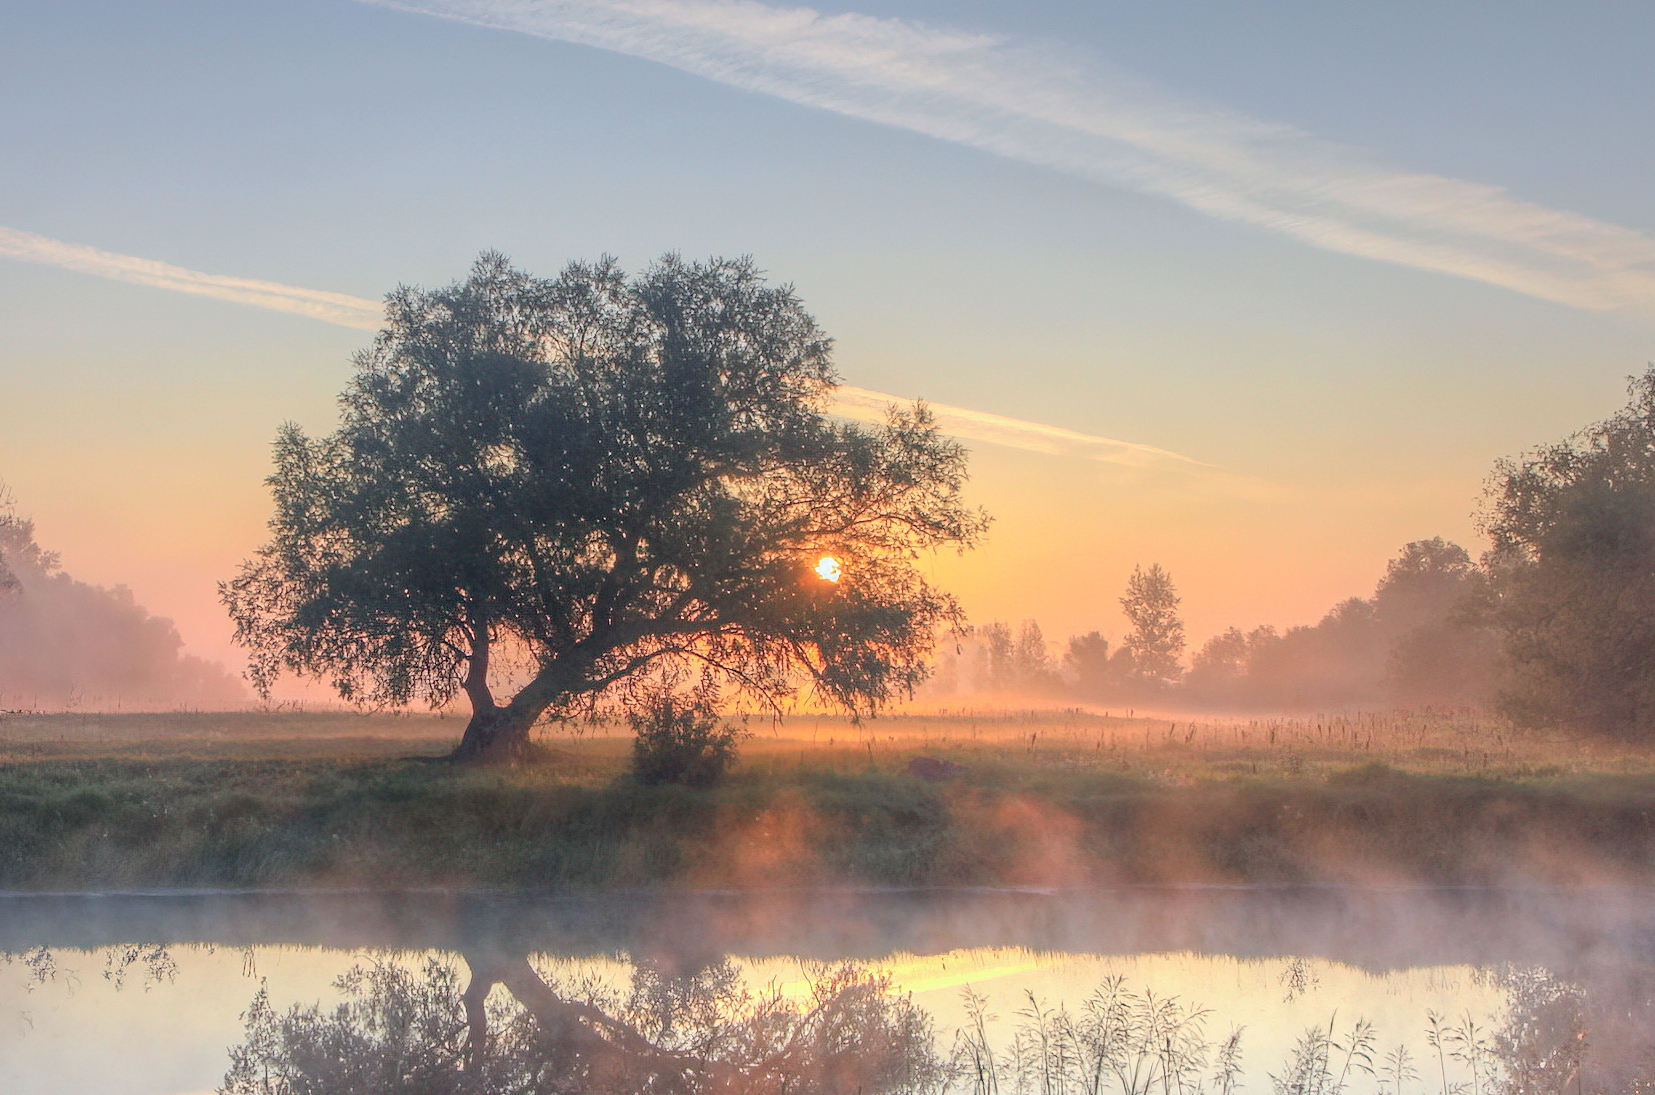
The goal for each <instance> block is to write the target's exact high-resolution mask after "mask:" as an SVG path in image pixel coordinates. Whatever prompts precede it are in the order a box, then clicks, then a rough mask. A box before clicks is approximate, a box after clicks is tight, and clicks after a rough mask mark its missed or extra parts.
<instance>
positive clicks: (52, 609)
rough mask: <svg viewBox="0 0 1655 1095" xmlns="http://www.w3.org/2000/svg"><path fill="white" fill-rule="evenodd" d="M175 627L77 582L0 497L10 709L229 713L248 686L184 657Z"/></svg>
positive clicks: (0, 673)
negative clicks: (180, 709)
mask: <svg viewBox="0 0 1655 1095" xmlns="http://www.w3.org/2000/svg"><path fill="white" fill-rule="evenodd" d="M183 647H184V641H183V639H182V638H181V637H180V636H179V634H178V629H177V628H176V627H175V626H174V625H173V622H172V621H171V620H168V619H165V618H163V617H160V616H152V615H150V613H149V612H148V611H147V610H145V609H144V607H143V606H142V605H140V604H138V603H137V602H136V601H135V600H134V599H133V596H132V591H131V590H129V589H127V588H126V587H125V586H116V587H114V588H113V589H110V588H106V587H104V586H95V585H90V584H88V583H86V582H80V581H76V580H75V579H74V578H72V577H71V576H69V575H68V574H65V573H64V572H63V570H62V569H61V568H60V567H59V565H58V558H57V555H56V554H55V553H53V552H50V551H45V550H43V549H42V548H41V546H40V545H39V544H37V543H36V542H35V538H34V522H33V521H30V520H28V519H26V518H23V517H21V516H19V515H18V513H17V512H16V509H15V507H14V506H13V505H12V504H11V503H10V501H9V499H6V498H0V710H4V709H8V708H9V709H32V710H64V709H74V708H99V709H105V710H108V709H114V708H125V709H146V708H147V709H156V708H175V707H196V708H224V707H236V706H241V705H242V704H244V703H245V702H246V700H247V691H246V689H245V687H244V686H243V685H242V684H241V682H240V681H238V680H237V679H236V678H235V677H233V676H232V675H231V674H230V673H229V672H227V671H226V670H225V669H224V667H223V666H221V665H219V664H218V663H216V662H209V661H206V660H204V659H201V658H197V657H194V656H192V655H189V654H186V653H184V650H183Z"/></svg>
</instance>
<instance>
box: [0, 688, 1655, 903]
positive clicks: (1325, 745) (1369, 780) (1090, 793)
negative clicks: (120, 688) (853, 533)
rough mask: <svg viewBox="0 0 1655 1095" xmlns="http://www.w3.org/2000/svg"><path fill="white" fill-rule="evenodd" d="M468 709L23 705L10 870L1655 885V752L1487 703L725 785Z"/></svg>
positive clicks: (1010, 745) (834, 752) (850, 749)
mask: <svg viewBox="0 0 1655 1095" xmlns="http://www.w3.org/2000/svg"><path fill="white" fill-rule="evenodd" d="M461 726H462V724H461V723H460V722H459V721H457V720H441V719H435V718H423V719H422V718H391V717H364V716H350V715H305V714H289V715H268V714H259V715H194V716H170V717H169V716H72V715H68V716H9V717H5V718H0V887H3V888H7V889H86V888H103V887H108V888H145V887H219V886H230V887H262V886H296V887H314V886H376V887H387V886H393V887H418V886H455V887H462V886H463V887H489V886H501V887H524V888H536V887H554V886H654V885H682V886H729V885H748V886H753V885H757V886H775V885H806V884H821V883H831V884H872V885H996V884H1012V885H1022V884H1027V885H1085V884H1097V883H1108V882H1228V883H1240V882H1273V883H1283V882H1289V883H1293V882H1297V883H1304V882H1321V881H1340V880H1362V881H1409V882H1438V883H1444V882H1446V883H1581V882H1594V881H1609V880H1616V881H1625V880H1637V881H1648V880H1649V879H1650V875H1651V873H1652V872H1651V870H1650V867H1651V865H1652V864H1655V820H1652V818H1655V813H1652V811H1655V751H1652V750H1649V749H1646V748H1643V747H1640V746H1636V745H1632V744H1627V743H1623V742H1609V741H1600V742H1589V743H1585V744H1583V743H1581V742H1578V741H1562V740H1556V741H1554V740H1550V739H1547V738H1544V737H1539V736H1535V735H1532V734H1524V733H1517V732H1514V731H1512V730H1510V729H1509V728H1507V727H1506V726H1505V725H1504V724H1503V723H1500V722H1496V721H1492V720H1488V719H1485V718H1482V717H1480V716H1477V715H1474V714H1472V713H1468V712H1462V713H1458V714H1426V715H1394V714H1387V715H1368V716H1360V717H1338V718H1324V719H1320V720H1318V719H1304V720H1255V721H1251V722H1248V721H1241V722H1220V721H1188V720H1172V721H1169V720H1151V719H1124V718H1106V717H1103V716H1099V715H1093V714H1085V713H1081V712H1046V713H1025V714H1006V713H999V714H971V713H957V714H952V715H946V716H942V715H926V716H920V715H914V716H907V717H896V718H888V719H880V720H878V721H875V722H871V723H865V724H864V725H863V726H861V727H856V726H853V725H851V724H850V723H848V722H847V721H846V720H843V719H839V718H829V717H821V718H816V717H811V716H805V717H801V718H796V719H793V720H790V721H789V722H787V723H785V724H782V725H780V726H773V725H772V724H770V723H769V722H759V721H757V720H755V721H754V722H753V723H752V724H751V725H750V727H749V729H750V730H751V731H752V732H753V736H752V737H751V738H750V739H749V740H748V741H747V742H746V743H745V745H744V747H743V750H742V753H741V758H740V761H739V763H738V764H737V766H736V767H735V768H734V770H733V771H732V772H731V773H730V775H728V776H727V777H726V778H725V779H724V780H723V781H722V782H721V783H719V784H718V785H716V786H710V787H689V786H683V785H678V784H666V785H659V786H649V785H645V784H643V783H640V782H639V781H638V780H637V779H635V778H633V774H632V772H631V764H632V756H633V743H632V739H631V737H630V736H628V735H626V734H623V733H620V732H618V731H617V732H615V733H612V734H592V733H588V734H585V735H583V736H579V737H576V736H569V735H550V736H547V737H545V738H543V739H542V742H541V750H542V752H541V753H540V755H539V758H538V759H537V760H533V761H527V762H523V763H519V764H515V765H509V766H505V765H500V766H465V765H455V764H453V763H450V762H447V761H445V760H444V759H443V757H444V756H445V755H446V754H447V753H448V751H449V750H451V749H452V745H453V741H454V739H455V737H456V736H457V734H458V732H459V730H460V728H461Z"/></svg>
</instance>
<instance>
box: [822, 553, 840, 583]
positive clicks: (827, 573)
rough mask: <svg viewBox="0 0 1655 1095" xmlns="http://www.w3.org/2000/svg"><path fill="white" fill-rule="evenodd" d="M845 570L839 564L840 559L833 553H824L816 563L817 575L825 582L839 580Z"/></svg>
mask: <svg viewBox="0 0 1655 1095" xmlns="http://www.w3.org/2000/svg"><path fill="white" fill-rule="evenodd" d="M844 572H845V570H844V568H843V567H841V566H840V565H839V560H837V559H835V558H834V557H833V556H831V555H824V556H822V557H821V559H819V560H817V563H816V576H817V577H818V578H820V579H822V581H824V582H837V581H838V580H839V576H840V575H842V574H844Z"/></svg>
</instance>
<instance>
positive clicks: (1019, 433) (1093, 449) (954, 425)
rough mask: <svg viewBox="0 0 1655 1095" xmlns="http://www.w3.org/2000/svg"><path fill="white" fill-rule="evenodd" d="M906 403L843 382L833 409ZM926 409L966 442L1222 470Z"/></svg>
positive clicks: (943, 408) (855, 415)
mask: <svg viewBox="0 0 1655 1095" xmlns="http://www.w3.org/2000/svg"><path fill="white" fill-rule="evenodd" d="M903 402H906V401H905V400H903V399H902V398H901V397H899V396H894V395H887V394H885V393H884V392H875V391H869V390H868V389H867V388H857V387H854V386H852V385H850V384H845V385H841V386H840V388H839V390H838V391H836V392H835V393H834V399H833V404H832V407H831V408H830V409H831V411H832V413H834V414H836V415H839V416H840V417H842V418H850V419H855V420H856V421H859V422H883V421H884V420H885V415H886V410H887V408H889V407H890V406H891V405H892V404H893V403H895V404H900V403H903ZM926 407H927V408H929V410H930V411H931V413H932V414H933V415H934V416H935V417H936V420H937V428H938V429H940V430H942V431H943V432H944V433H946V434H950V435H952V436H954V437H958V438H961V439H962V440H966V441H986V442H988V443H989V444H992V445H1003V446H1005V447H1007V448H1013V449H1023V450H1026V451H1028V452H1043V453H1047V454H1049V455H1052V456H1073V457H1080V458H1082V459H1086V460H1096V461H1098V462H1099V463H1104V464H1119V465H1122V466H1124V467H1129V468H1155V469H1160V470H1163V471H1183V472H1190V473H1195V472H1215V471H1219V470H1220V469H1218V468H1216V467H1214V466H1213V465H1212V464H1204V463H1202V462H1201V461H1199V460H1195V459H1193V458H1191V457H1188V456H1181V455H1179V454H1178V453H1175V452H1168V451H1167V450H1166V449H1157V448H1155V447H1154V446H1153V445H1140V444H1138V443H1136V442H1134V441H1117V440H1116V439H1114V438H1112V437H1098V436H1096V435H1095V434H1089V433H1078V432H1076V431H1074V430H1069V429H1064V428H1063V427H1062V426H1048V425H1046V424H1044V423H1041V422H1029V421H1027V420H1025V419H1021V418H1007V417H1006V416H1005V415H999V414H990V413H989V412H987V411H974V410H971V409H969V408H967V407H951V406H949V405H948V404H947V403H927V404H926Z"/></svg>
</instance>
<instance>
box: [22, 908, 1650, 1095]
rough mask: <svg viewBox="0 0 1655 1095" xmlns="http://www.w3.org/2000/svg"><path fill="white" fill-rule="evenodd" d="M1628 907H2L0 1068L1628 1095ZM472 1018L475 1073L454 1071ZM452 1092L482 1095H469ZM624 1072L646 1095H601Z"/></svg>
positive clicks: (853, 1085) (552, 1082)
mask: <svg viewBox="0 0 1655 1095" xmlns="http://www.w3.org/2000/svg"><path fill="white" fill-rule="evenodd" d="M1647 898H1648V894H1647V893H1645V892H1643V891H1639V890H1625V889H1602V890H1598V891H1593V892H1585V893H1583V892H1573V893H1569V892H1562V891H1544V890H1521V891H1517V890H1513V891H1497V890H1430V889H1408V888H1400V889H1375V888H1369V889H1362V888H1310V889H1296V890H1294V889H1286V890H1282V889H1247V888H1199V887H1198V888H1135V889H1134V888H1127V889H1112V890H1096V891H1070V892H1063V893H1055V892H1046V893H1042V892H1036V891H1004V890H1002V891H956V892H951V893H937V892H931V893H920V892H903V891H887V892H870V891H852V890H825V891H798V892H791V893H789V892H770V893H748V894H740V895H738V894H712V893H689V894H682V893H681V894H676V895H672V896H665V895H662V896H651V895H642V894H633V895H610V896H604V897H579V896H565V897H532V896H523V897H504V896H495V897H490V896H486V895H469V896H467V895H460V894H453V893H438V892H428V893H417V894H402V895H395V894H392V895H367V894H355V895H350V894H341V895H333V896H328V895H310V896H300V895H286V896H283V895H264V896H258V895H241V896H237V895H218V896H215V895H173V896H153V897H136V896H134V897H105V898H97V897H85V896H80V897H58V898H53V897H34V898H18V897H13V898H5V899H0V901H3V902H4V906H5V907H4V909H3V910H0V951H3V952H4V955H5V958H4V964H3V965H0V1059H4V1060H5V1061H6V1062H7V1064H8V1069H9V1071H10V1072H11V1075H12V1077H13V1085H14V1086H9V1087H8V1088H7V1090H8V1091H16V1092H20V1093H22V1095H35V1093H45V1092H57V1091H68V1090H101V1091H110V1092H119V1093H132V1095H184V1093H186V1092H197V1091H207V1090H215V1089H219V1088H220V1087H221V1085H223V1089H224V1090H230V1091H246V1092H253V1091H257V1092H261V1093H263V1092H278V1091H280V1092H285V1091H296V1090H301V1088H300V1087H298V1086H283V1084H284V1083H286V1082H287V1081H291V1080H298V1079H302V1078H303V1077H304V1076H306V1075H308V1076H310V1077H311V1079H312V1081H316V1080H317V1078H318V1077H320V1076H322V1073H318V1072H316V1071H315V1069H317V1068H323V1069H324V1071H325V1070H326V1069H327V1068H334V1069H336V1070H337V1069H338V1068H353V1069H356V1070H357V1072H356V1073H355V1074H356V1075H358V1076H359V1078H360V1077H363V1076H371V1075H380V1076H381V1077H383V1076H384V1075H385V1074H383V1073H376V1072H375V1071H374V1070H375V1069H377V1068H379V1067H380V1066H383V1065H384V1064H385V1063H386V1062H387V1060H389V1058H387V1056H386V1054H392V1055H394V1056H396V1059H398V1060H401V1061H403V1062H404V1064H405V1065H406V1064H407V1062H409V1061H414V1060H418V1061H420V1062H423V1063H424V1064H423V1065H422V1067H426V1068H428V1074H427V1075H426V1081H425V1082H424V1083H423V1086H421V1085H419V1084H412V1081H409V1082H406V1083H399V1082H396V1081H389V1080H385V1079H383V1078H382V1079H380V1080H378V1081H375V1082H373V1083H368V1084H367V1086H360V1085H358V1086H352V1087H350V1088H349V1090H362V1091H386V1092H392V1091H415V1090H418V1091H431V1092H436V1091H455V1092H460V1091H471V1090H491V1091H492V1090H525V1091H528V1090H535V1091H541V1090H546V1091H561V1090H570V1091H576V1090H579V1091H594V1092H598V1091H610V1090H614V1091H620V1090H629V1091H630V1090H646V1089H647V1090H656V1089H659V1090H675V1091H678V1090H682V1091H686V1092H688V1091H700V1090H750V1091H772V1090H773V1091H782V1090H795V1091H824V1092H826V1091H838V1090H845V1091H852V1090H857V1089H858V1087H860V1089H861V1090H864V1091H893V1092H895V1091H944V1090H948V1091H960V1092H968V1091H971V1092H982V1091H989V1090H995V1091H1003V1092H1008V1093H1009V1092H1014V1091H1027V1092H1037V1091H1038V1092H1048V1093H1049V1092H1055V1091H1091V1090H1100V1091H1122V1092H1137V1091H1145V1092H1147V1091H1151V1090H1155V1091H1159V1090H1162V1086H1163V1085H1162V1082H1161V1081H1162V1079H1164V1080H1165V1081H1166V1086H1167V1089H1168V1090H1171V1089H1178V1090H1184V1091H1190V1092H1194V1091H1221V1090H1231V1091H1237V1090H1239V1091H1261V1092H1262V1091H1322V1092H1329V1091H1332V1090H1335V1088H1334V1087H1332V1086H1331V1085H1330V1084H1328V1083H1325V1082H1324V1083H1323V1084H1322V1086H1317V1076H1318V1075H1319V1073H1318V1071H1317V1070H1318V1069H1319V1068H1322V1067H1323V1066H1326V1068H1327V1070H1328V1071H1330V1072H1331V1074H1332V1075H1333V1076H1335V1077H1337V1076H1339V1075H1341V1074H1342V1075H1343V1077H1344V1079H1343V1083H1342V1087H1341V1088H1340V1089H1342V1090H1346V1091H1350V1092H1353V1093H1354V1092H1362V1093H1367V1092H1379V1091H1392V1092H1394V1091H1395V1090H1397V1087H1396V1084H1395V1075H1393V1077H1392V1078H1391V1079H1390V1080H1387V1077H1386V1075H1385V1061H1386V1058H1387V1056H1388V1057H1389V1058H1390V1060H1391V1062H1392V1065H1393V1073H1395V1074H1396V1075H1400V1076H1401V1077H1402V1080H1403V1083H1402V1086H1401V1090H1403V1091H1413V1092H1417V1093H1422V1095H1423V1093H1430V1092H1438V1091H1447V1092H1449V1093H1453V1092H1465V1093H1467V1095H1469V1093H1471V1092H1472V1091H1473V1090H1475V1091H1477V1092H1489V1093H1494V1092H1529V1091H1534V1092H1539V1091H1558V1090H1562V1089H1563V1088H1564V1086H1565V1085H1567V1086H1568V1087H1569V1088H1570V1089H1578V1090H1581V1091H1591V1092H1632V1091H1637V1090H1641V1088H1640V1087H1639V1086H1638V1085H1639V1084H1640V1083H1645V1082H1647V1081H1648V1067H1649V1064H1650V1062H1651V1058H1650V1057H1649V1054H1650V1052H1651V1051H1652V1050H1655V963H1652V961H1651V955H1652V954H1655V950H1652V947H1651V944H1652V943H1655V919H1652V918H1651V914H1650V913H1649V911H1648V909H1649V904H1648V901H1647ZM479 985H480V986H481V987H482V989H483V990H485V994H484V995H474V993H473V992H472V991H471V990H472V989H474V988H475V987H476V986H479ZM471 1001H476V1002H477V1006H478V1007H482V1006H483V1004H484V1002H485V1001H486V1015H487V1018H486V1020H483V1019H480V1018H479V1017H480V1016H482V1015H484V1011H479V1010H468V1007H470V1002H471ZM559 1017H563V1018H566V1019H568V1021H569V1022H570V1023H572V1024H573V1025H572V1026H570V1027H568V1028H567V1029H565V1030H564V1031H563V1033H562V1034H556V1033H555V1031H554V1030H553V1028H554V1026H555V1024H556V1022H557V1021H558V1019H559ZM392 1020H394V1021H392ZM478 1022H485V1023H486V1024H487V1031H488V1041H487V1042H486V1046H487V1050H486V1058H487V1059H486V1060H479V1059H477V1058H476V1057H475V1056H472V1055H470V1052H471V1051H470V1048H469V1047H470V1046H471V1045H472V1044H473V1043H471V1042H470V1041H468V1039H469V1037H470V1034H469V1030H470V1028H471V1027H472V1026H473V1025H474V1024H476V1023H478ZM399 1024H400V1025H399ZM1433 1040H1435V1042H1436V1044H1437V1045H1438V1046H1440V1047H1441V1048H1442V1053H1441V1055H1440V1057H1439V1055H1438V1054H1437V1049H1436V1047H1434V1046H1433ZM477 1044H479V1045H481V1044H485V1043H477ZM324 1046H325V1047H326V1052H325V1053H323V1054H321V1056H320V1057H318V1056H317V1055H316V1054H315V1053H314V1052H313V1051H314V1050H316V1049H317V1048H318V1047H324ZM790 1046H798V1047H804V1048H799V1049H797V1051H796V1052H793V1051H791V1050H790V1051H789V1052H781V1049H786V1048H787V1047H790ZM1363 1046H1365V1047H1366V1048H1365V1049H1364V1048H1357V1047H1363ZM778 1047H781V1049H778ZM1226 1047H1228V1048H1226ZM1318 1047H1320V1048H1318ZM1399 1047H1400V1056H1399ZM1352 1052H1355V1054H1356V1058H1357V1064H1355V1065H1354V1066H1347V1065H1345V1064H1344V1059H1345V1057H1347V1056H1350V1055H1351V1053H1352ZM323 1058H326V1061H325V1062H324V1061H323ZM669 1058H670V1062H671V1067H672V1068H673V1069H679V1070H680V1071H679V1072H678V1073H674V1075H675V1076H676V1077H677V1079H675V1080H673V1082H671V1083H666V1082H665V1081H661V1080H660V1075H659V1070H660V1069H661V1068H663V1067H665V1066H664V1064H663V1062H666V1061H668V1060H669ZM1105 1058H1107V1060H1108V1062H1110V1065H1109V1068H1107V1069H1105V1072H1106V1073H1107V1075H1106V1077H1105V1079H1104V1082H1103V1083H1102V1085H1101V1086H1095V1087H1093V1086H1086V1084H1085V1082H1084V1073H1085V1071H1086V1069H1085V1067H1084V1066H1086V1064H1087V1062H1089V1061H1090V1062H1091V1063H1092V1064H1094V1065H1096V1064H1097V1063H1098V1062H1099V1061H1103V1060H1104V1059H1105ZM1399 1060H1400V1061H1401V1062H1402V1063H1401V1064H1400V1065H1398V1061H1399ZM1407 1061H1412V1063H1413V1064H1412V1071H1410V1069H1409V1066H1408V1065H1407V1064H1406V1062H1407ZM605 1062H606V1064H604V1063H605ZM1317 1062H1321V1064H1318V1063H1317ZM599 1064H604V1067H610V1068H611V1069H612V1071H610V1072H604V1071H603V1068H600V1067H598V1066H599ZM1116 1066H1122V1067H1123V1068H1128V1069H1130V1068H1135V1069H1137V1071H1136V1072H1131V1071H1122V1070H1121V1069H1120V1068H1117V1067H1116ZM985 1068H986V1069H987V1071H986V1072H985ZM468 1069H469V1070H471V1072H470V1075H471V1076H472V1077H474V1078H475V1077H477V1076H480V1075H483V1074H485V1073H486V1074H487V1075H489V1076H492V1077H494V1082H497V1083H498V1084H499V1085H500V1086H495V1087H483V1088H475V1087H468V1086H466V1084H467V1083H468V1082H469V1081H467V1080H466V1076H467V1074H468ZM525 1069H527V1071H526V1072H525V1071H524V1070H525ZM582 1069H585V1071H582ZM613 1069H619V1070H621V1071H619V1072H617V1071H613ZM627 1069H631V1070H634V1071H633V1072H626V1071H625V1070H627ZM640 1069H641V1070H643V1072H649V1071H650V1070H651V1069H654V1070H656V1072H655V1073H651V1074H652V1075H656V1078H657V1080H658V1081H660V1082H657V1083H654V1084H651V1085H645V1086H634V1087H627V1086H624V1083H623V1079H624V1077H623V1073H624V1075H625V1076H633V1078H634V1079H636V1077H637V1075H641V1073H637V1070H640ZM789 1069H792V1070H793V1071H792V1072H789V1071H788V1070H789ZM307 1070H310V1071H308V1072H307ZM537 1070H538V1071H537ZM1169 1070H1170V1071H1169ZM329 1075H335V1080H334V1081H333V1082H334V1083H339V1082H342V1081H339V1080H338V1079H337V1076H338V1075H343V1073H337V1074H335V1073H329ZM531 1075H533V1076H538V1077H539V1078H540V1079H539V1081H537V1082H538V1083H539V1086H522V1087H515V1086H507V1085H506V1080H505V1079H504V1078H508V1077H510V1076H531ZM1132 1075H1136V1076H1137V1080H1132V1079H1130V1076H1132ZM1295 1075H1296V1076H1298V1079H1297V1080H1294V1079H1292V1077H1294V1076H1295ZM270 1076H275V1077H276V1078H277V1082H275V1083H273V1084H269V1086H260V1085H261V1084H267V1083H269V1081H268V1077H270ZM560 1076H561V1077H562V1080H559V1079H558V1077H560ZM284 1077H285V1078H286V1079H285V1080H284V1079H283V1078H284ZM442 1077H447V1079H446V1080H444V1079H442ZM737 1081H740V1082H739V1083H737ZM841 1081H845V1082H844V1083H842V1082H841ZM625 1082H631V1081H625ZM411 1084H412V1086H410V1085H411ZM718 1084H725V1085H726V1086H718ZM617 1085H619V1086H617ZM731 1085H733V1086H731ZM1445 1085H1446V1086H1445ZM338 1089H339V1090H345V1088H338ZM310 1090H335V1088H334V1087H329V1086H327V1082H324V1083H323V1086H321V1087H320V1088H315V1087H313V1088H310Z"/></svg>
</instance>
